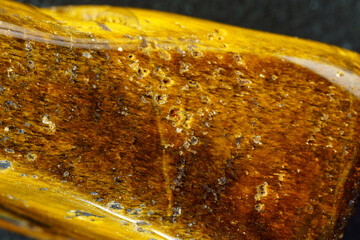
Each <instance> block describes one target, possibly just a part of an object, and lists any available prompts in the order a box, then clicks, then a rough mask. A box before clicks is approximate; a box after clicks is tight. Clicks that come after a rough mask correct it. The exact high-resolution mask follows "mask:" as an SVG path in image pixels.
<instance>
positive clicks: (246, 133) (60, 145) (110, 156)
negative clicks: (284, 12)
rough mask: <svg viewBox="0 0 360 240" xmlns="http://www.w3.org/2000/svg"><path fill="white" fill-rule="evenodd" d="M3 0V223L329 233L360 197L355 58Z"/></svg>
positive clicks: (116, 232) (252, 34) (136, 231)
mask: <svg viewBox="0 0 360 240" xmlns="http://www.w3.org/2000/svg"><path fill="white" fill-rule="evenodd" d="M1 4H2V5H1V9H2V10H1V15H0V21H1V24H0V33H1V35H0V44H1V45H0V47H1V49H2V51H1V53H0V62H1V64H0V71H1V73H2V75H1V88H0V89H1V93H0V94H1V95H0V99H1V101H2V103H3V109H2V111H1V115H0V116H1V119H0V120H1V123H2V125H1V126H2V129H3V130H1V134H2V136H1V137H2V141H1V142H0V143H1V146H2V150H1V152H0V155H1V162H0V180H1V181H0V189H1V195H0V203H1V208H0V214H1V218H0V224H1V226H3V227H5V228H8V229H10V230H13V231H19V232H22V233H25V234H28V235H31V236H34V237H37V238H45V239H46V238H50V239H67V238H69V237H70V238H75V239H100V238H101V239H338V238H339V237H340V236H341V232H342V228H343V227H344V224H345V222H346V218H347V217H349V215H350V213H351V210H352V206H353V204H354V201H355V200H356V198H357V196H358V185H357V183H358V181H359V172H358V167H359V152H358V147H359V132H360V131H359V130H360V129H359V128H360V126H359V123H360V118H359V108H360V105H359V94H360V93H359V80H360V78H359V72H360V68H359V66H360V61H359V60H360V58H359V56H358V55H357V54H356V53H353V52H350V51H347V50H344V49H340V48H337V47H333V46H328V45H325V44H320V43H314V42H309V41H304V40H300V39H294V38H289V37H284V36H277V35H272V34H267V33H261V32H256V31H251V30H245V29H240V28H235V27H231V26H226V25H221V24H217V23H211V22H207V21H202V20H195V19H191V18H188V17H183V16H177V15H172V14H166V13H158V12H150V11H146V10H135V9H123V8H110V7H86V6H81V7H72V8H71V7H64V8H61V7H60V8H54V9H34V8H32V7H28V6H24V5H20V4H17V3H13V2H7V1H4V2H2V3H1Z"/></svg>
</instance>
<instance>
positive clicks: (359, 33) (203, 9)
mask: <svg viewBox="0 0 360 240" xmlns="http://www.w3.org/2000/svg"><path fill="white" fill-rule="evenodd" d="M0 1H1V0H0ZM18 1H19V2H24V3H32V4H34V5H36V6H43V7H46V6H52V5H69V4H107V5H117V6H131V7H140V8H149V9H157V10H162V11H168V12H175V13H180V14H185V15H189V16H194V17H199V18H205V19H210V20H214V21H218V22H223V23H228V24H232V25H237V26H241V27H246V28H252V29H258V30H262V31H268V32H274V33H281V34H286V35H291V36H297V37H301V38H307V39H312V40H317V41H321V42H326V43H330V44H334V45H338V46H341V47H344V48H348V49H351V50H354V51H357V52H360V1H359V0H238V1H235V0H191V1H190V0H189V1H185V0H153V1H150V0H147V1H146V0H143V1H141V0H118V1H116V0H83V1H80V0H72V1H71V0H52V1H51V0H18ZM0 239H1V240H14V239H18V240H20V239H21V240H23V239H28V238H23V237H21V236H17V235H14V234H11V233H8V232H6V231H3V230H1V229H0ZM343 239H344V240H359V239H360V206H358V208H357V211H356V214H355V215H354V216H353V218H352V219H351V221H350V224H349V225H348V227H347V228H346V232H345V235H344V238H343Z"/></svg>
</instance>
